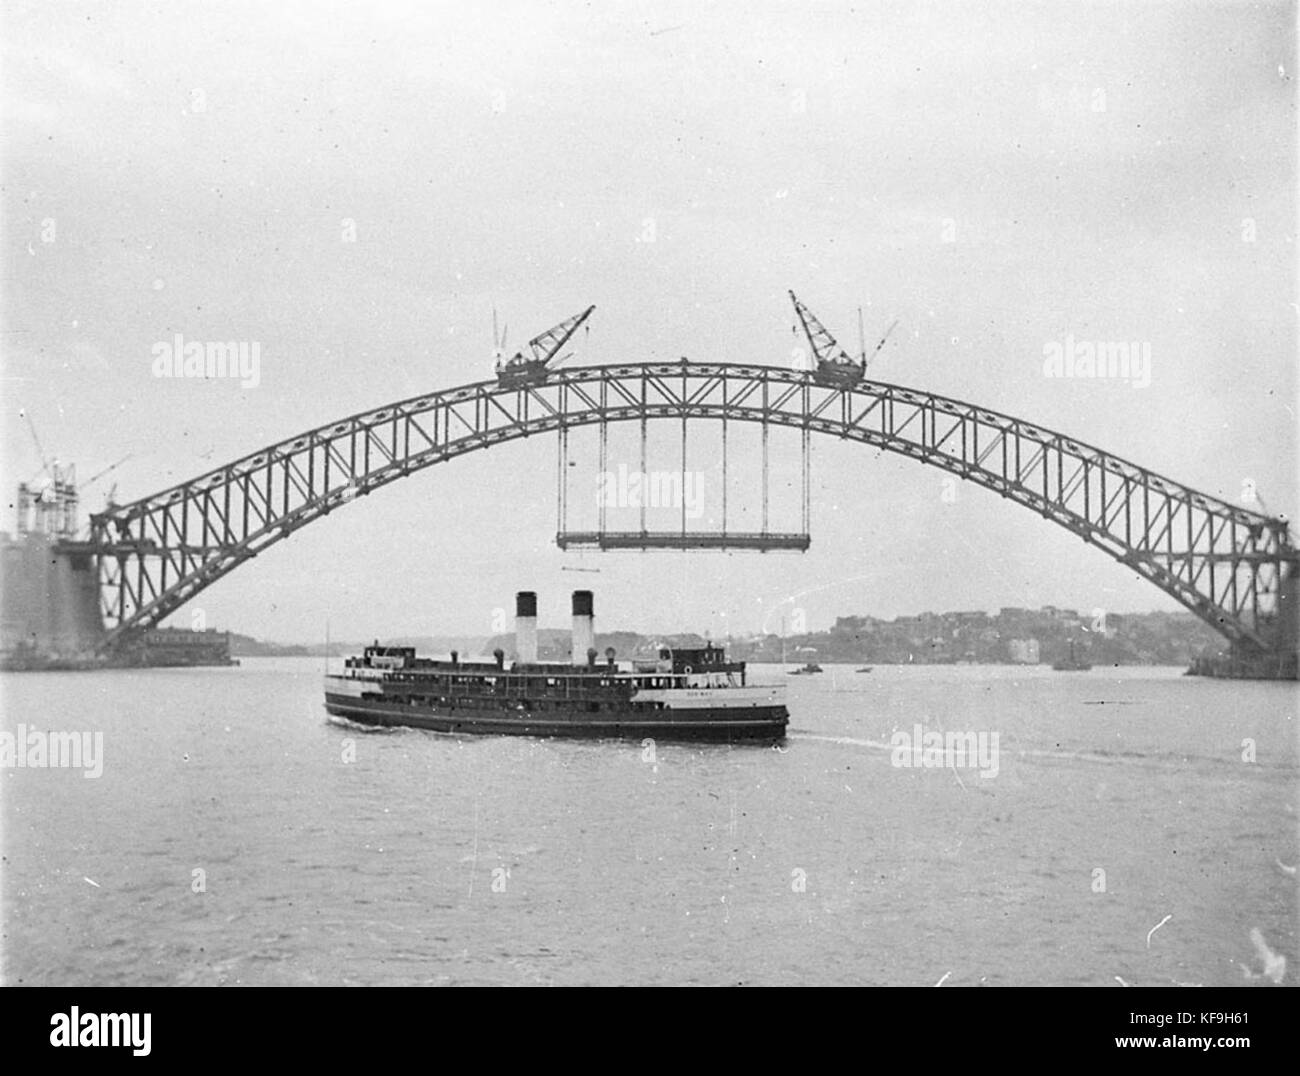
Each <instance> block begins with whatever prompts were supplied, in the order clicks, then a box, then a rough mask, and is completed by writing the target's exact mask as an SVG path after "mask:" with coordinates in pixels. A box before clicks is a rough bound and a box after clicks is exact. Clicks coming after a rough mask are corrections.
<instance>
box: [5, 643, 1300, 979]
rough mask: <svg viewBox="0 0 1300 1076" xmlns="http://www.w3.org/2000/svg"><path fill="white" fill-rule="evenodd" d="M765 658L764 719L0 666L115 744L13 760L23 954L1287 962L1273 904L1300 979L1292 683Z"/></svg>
mask: <svg viewBox="0 0 1300 1076" xmlns="http://www.w3.org/2000/svg"><path fill="white" fill-rule="evenodd" d="M751 671H752V672H753V673H755V674H756V676H757V678H758V679H767V680H772V681H775V680H778V679H780V680H784V681H786V682H787V683H788V686H789V709H790V712H791V722H790V734H789V738H788V740H787V741H786V742H785V743H784V744H783V745H780V746H779V747H775V748H772V747H736V748H729V747H724V746H699V745H690V746H682V745H674V744H669V743H657V744H651V743H644V744H643V743H639V742H635V743H625V744H620V743H608V742H601V743H582V742H569V741H552V740H533V739H524V738H504V737H502V738H487V739H456V738H451V737H444V736H439V735H436V734H432V733H425V732H416V731H405V730H399V731H381V732H372V731H366V730H362V729H359V728H356V727H351V726H344V725H339V724H334V723H331V722H330V721H328V720H327V718H326V716H325V713H324V710H323V707H322V702H321V681H320V674H321V672H322V662H321V661H320V660H319V659H251V660H247V661H245V663H244V665H243V666H242V667H241V668H233V669H155V670H137V671H127V670H123V671H115V672H95V673H79V674H76V673H64V674H58V673H29V674H19V675H9V676H6V677H4V678H3V680H0V701H2V702H3V728H4V730H5V731H6V732H8V733H9V734H10V735H16V734H17V732H18V729H19V726H20V725H23V726H25V731H30V730H33V729H34V730H37V731H38V732H40V733H44V732H47V731H62V732H84V733H91V734H93V733H95V732H102V754H103V757H102V774H101V775H100V776H98V777H94V778H87V777H86V776H85V775H84V773H83V771H82V770H79V769H74V768H64V769H59V768H34V767H31V766H24V767H19V766H16V765H14V766H7V767H6V768H4V769H3V770H0V782H3V783H2V784H0V789H2V790H3V792H2V796H3V800H2V804H3V822H4V831H3V861H0V868H2V874H0V899H2V901H3V905H2V907H3V920H4V927H3V954H2V963H0V967H2V968H3V978H4V982H5V983H6V984H10V985H70V984H86V985H101V986H117V985H130V984H135V985H158V986H170V985H176V986H186V985H235V984H243V985H278V984H286V985H302V984H357V985H408V984H431V985H461V984H612V983H646V984H668V983H684V984H744V985H751V984H753V985H760V984H867V985H917V986H932V985H934V984H936V983H938V982H940V981H942V982H943V983H944V985H945V986H963V985H964V986H973V985H978V984H984V985H989V986H994V985H1005V984H1031V985H1032V984H1043V985H1047V984H1063V985H1073V984H1081V985H1082V984H1089V985H1096V986H1116V985H1118V983H1117V981H1118V980H1123V981H1124V982H1126V983H1130V984H1133V985H1135V986H1146V985H1156V986H1169V985H1173V984H1174V983H1184V984H1193V983H1200V984H1205V985H1233V984H1240V985H1246V986H1270V987H1271V986H1272V985H1273V979H1271V978H1267V977H1264V975H1263V974H1262V973H1263V970H1264V968H1263V963H1262V958H1261V956H1260V954H1259V952H1258V951H1257V949H1256V946H1255V945H1254V943H1253V942H1252V940H1251V937H1250V935H1251V932H1252V930H1257V931H1258V932H1259V936H1260V937H1261V938H1262V939H1263V940H1264V941H1265V942H1266V944H1267V945H1268V946H1269V948H1270V949H1271V951H1272V952H1273V953H1274V954H1275V955H1277V956H1284V957H1285V958H1286V960H1287V964H1288V969H1287V971H1286V973H1285V976H1284V979H1283V982H1284V983H1286V984H1290V983H1292V982H1294V981H1295V976H1296V974H1297V971H1300V966H1298V961H1297V956H1298V948H1297V876H1296V873H1295V870H1294V868H1295V865H1296V864H1297V861H1298V860H1300V849H1298V847H1297V845H1298V836H1297V823H1298V819H1297V791H1298V782H1297V777H1298V776H1300V751H1298V749H1297V721H1296V712H1297V701H1298V700H1300V694H1298V693H1297V689H1296V687H1295V685H1292V684H1285V683H1255V682H1241V681H1235V682H1225V681H1212V680H1202V679H1198V678H1191V677H1183V676H1181V675H1179V674H1180V672H1181V670H1178V669H1150V668H1125V669H1110V668H1105V669H1102V668H1098V669H1094V670H1093V671H1092V672H1087V673H1058V672H1052V671H1050V670H1047V669H1043V668H1032V669H1029V668H1011V667H991V666H930V667H889V666H883V667H877V668H876V669H875V670H874V671H873V672H872V673H870V674H858V673H855V672H854V671H853V669H852V668H849V667H836V666H827V667H826V672H825V673H824V674H823V675H820V676H807V677H785V676H784V675H782V670H780V669H777V668H774V667H768V668H763V667H759V668H756V669H753V670H751ZM918 726H919V728H920V731H922V732H923V733H926V732H936V731H937V732H955V733H962V734H965V733H974V734H976V735H977V736H978V734H980V733H983V734H985V735H984V737H983V739H982V740H981V742H982V743H983V744H984V745H985V747H986V748H988V747H992V746H993V745H994V744H996V750H997V755H996V762H997V765H996V774H993V772H992V770H993V768H992V767H990V766H987V765H985V766H984V767H983V768H982V769H981V768H980V767H978V766H975V765H971V764H970V763H971V762H972V761H973V760H971V759H965V760H962V759H951V758H950V759H948V761H949V762H950V763H951V764H949V765H946V766H945V765H943V764H940V765H929V766H927V765H921V766H904V765H901V764H900V763H901V761H903V760H904V758H906V759H907V760H908V761H912V760H915V761H920V760H921V756H920V755H919V754H917V755H911V753H910V752H902V751H900V750H897V749H895V746H894V745H893V742H892V741H891V737H894V736H895V734H906V735H907V736H908V737H909V738H910V737H912V736H913V735H914V733H915V732H916V731H917V730H918ZM994 733H996V734H997V736H996V740H994V739H993V737H992V734H994ZM89 742H90V741H87V743H89ZM83 761H84V760H83ZM984 761H985V762H987V761H988V758H987V756H986V757H985V759H984ZM982 772H983V773H987V774H988V776H982V775H981V773H982ZM1274 968H1275V969H1276V964H1274Z"/></svg>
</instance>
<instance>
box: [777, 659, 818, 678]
mask: <svg viewBox="0 0 1300 1076" xmlns="http://www.w3.org/2000/svg"><path fill="white" fill-rule="evenodd" d="M825 671H826V670H825V669H823V668H822V667H821V666H820V665H818V664H817V662H815V661H810V662H808V664H806V665H804V666H803V667H802V668H798V669H791V670H790V671H789V672H788V673H786V675H787V676H811V675H812V674H813V673H819V672H825Z"/></svg>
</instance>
